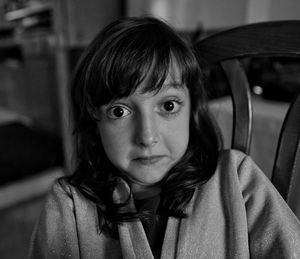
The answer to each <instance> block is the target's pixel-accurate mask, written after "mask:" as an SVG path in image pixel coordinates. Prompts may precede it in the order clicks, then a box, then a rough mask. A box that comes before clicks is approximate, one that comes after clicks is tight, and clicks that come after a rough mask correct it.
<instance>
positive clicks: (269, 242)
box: [239, 157, 300, 259]
mask: <svg viewBox="0 0 300 259" xmlns="http://www.w3.org/2000/svg"><path fill="white" fill-rule="evenodd" d="M239 178H240V183H241V188H242V192H243V197H244V199H245V206H246V211H247V221H248V231H249V246H250V254H251V258H276V259H280V258H300V223H299V221H298V219H297V217H296V216H295V215H294V214H293V212H292V211H291V210H290V208H289V207H288V205H287V204H286V203H285V201H284V200H283V199H282V197H281V196H280V194H279V193H278V192H277V190H276V189H275V187H274V186H273V185H272V183H271V182H270V181H269V179H268V178H267V177H266V176H265V175H264V174H263V173H262V172H261V170H260V169H259V168H258V167H257V166H256V165H255V163H254V162H253V161H252V159H251V158H250V157H245V159H244V160H243V162H242V163H241V164H240V167H239Z"/></svg>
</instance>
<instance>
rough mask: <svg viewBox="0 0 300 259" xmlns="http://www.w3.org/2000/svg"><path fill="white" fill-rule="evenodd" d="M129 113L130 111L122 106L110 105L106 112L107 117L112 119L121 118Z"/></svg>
mask: <svg viewBox="0 0 300 259" xmlns="http://www.w3.org/2000/svg"><path fill="white" fill-rule="evenodd" d="M129 114H131V111H130V110H129V109H127V108H125V107H123V106H114V107H111V108H110V109H109V110H108V112H107V115H108V117H109V118H112V119H119V118H123V117H126V116H128V115H129Z"/></svg>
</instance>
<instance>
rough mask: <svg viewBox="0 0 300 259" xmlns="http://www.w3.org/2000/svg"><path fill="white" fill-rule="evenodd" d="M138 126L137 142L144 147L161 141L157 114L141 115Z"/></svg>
mask: <svg viewBox="0 0 300 259" xmlns="http://www.w3.org/2000/svg"><path fill="white" fill-rule="evenodd" d="M137 125H138V126H137V127H136V137H135V141H136V144H138V145H139V146H142V147H152V146H154V145H155V144H156V143H158V141H159V129H158V127H157V122H156V120H155V115H141V116H140V118H139V119H138V122H137Z"/></svg>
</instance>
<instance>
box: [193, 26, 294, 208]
mask: <svg viewBox="0 0 300 259" xmlns="http://www.w3.org/2000/svg"><path fill="white" fill-rule="evenodd" d="M194 47H195V50H196V53H197V55H199V57H201V58H202V59H204V60H205V61H206V62H207V63H208V64H209V65H211V66H212V65H215V64H219V65H220V66H221V68H222V70H223V71H224V73H225V76H226V79H227V83H228V85H229V87H230V90H231V91H230V92H231V97H232V103H233V135H232V148H235V149H239V150H241V151H243V152H245V153H247V154H249V152H250V144H251V133H252V107H251V106H252V101H251V91H250V89H249V82H248V78H247V75H246V72H245V71H244V68H243V66H242V64H241V62H240V59H243V58H247V57H249V58H253V57H289V58H292V57H298V58H300V21H273V22H262V23H254V24H248V25H244V26H240V27H236V28H233V29H229V30H226V31H223V32H219V33H217V34H214V35H211V36H209V37H207V38H204V39H199V40H198V41H196V42H195V43H194ZM299 61H300V60H299ZM299 74H300V71H299ZM278 143H279V144H278V148H277V151H276V157H275V163H274V167H273V172H272V177H271V181H272V182H273V184H274V185H275V187H276V188H277V189H278V191H279V192H280V194H281V195H282V196H283V198H284V199H285V200H286V201H287V202H288V204H289V205H290V207H291V208H292V209H293V210H295V209H296V206H297V204H296V203H297V202H298V203H299V198H297V196H299V193H296V192H295V189H296V188H293V184H295V181H294V180H295V179H296V178H298V182H299V183H300V93H298V95H297V94H296V96H295V98H294V101H293V102H292V104H291V105H290V108H289V110H288V113H287V115H286V117H285V120H284V123H283V126H282V129H281V133H280V139H279V142H278ZM298 206H299V205H298Z"/></svg>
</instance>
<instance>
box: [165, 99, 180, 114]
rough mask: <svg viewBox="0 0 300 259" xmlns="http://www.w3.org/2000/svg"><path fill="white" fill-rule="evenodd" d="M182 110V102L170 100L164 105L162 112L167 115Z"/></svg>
mask: <svg viewBox="0 0 300 259" xmlns="http://www.w3.org/2000/svg"><path fill="white" fill-rule="evenodd" d="M180 108H181V102H179V101H177V100H169V101H166V102H164V103H163V105H162V110H163V112H164V113H167V114H174V113H177V112H178V111H179V110H180Z"/></svg>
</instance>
